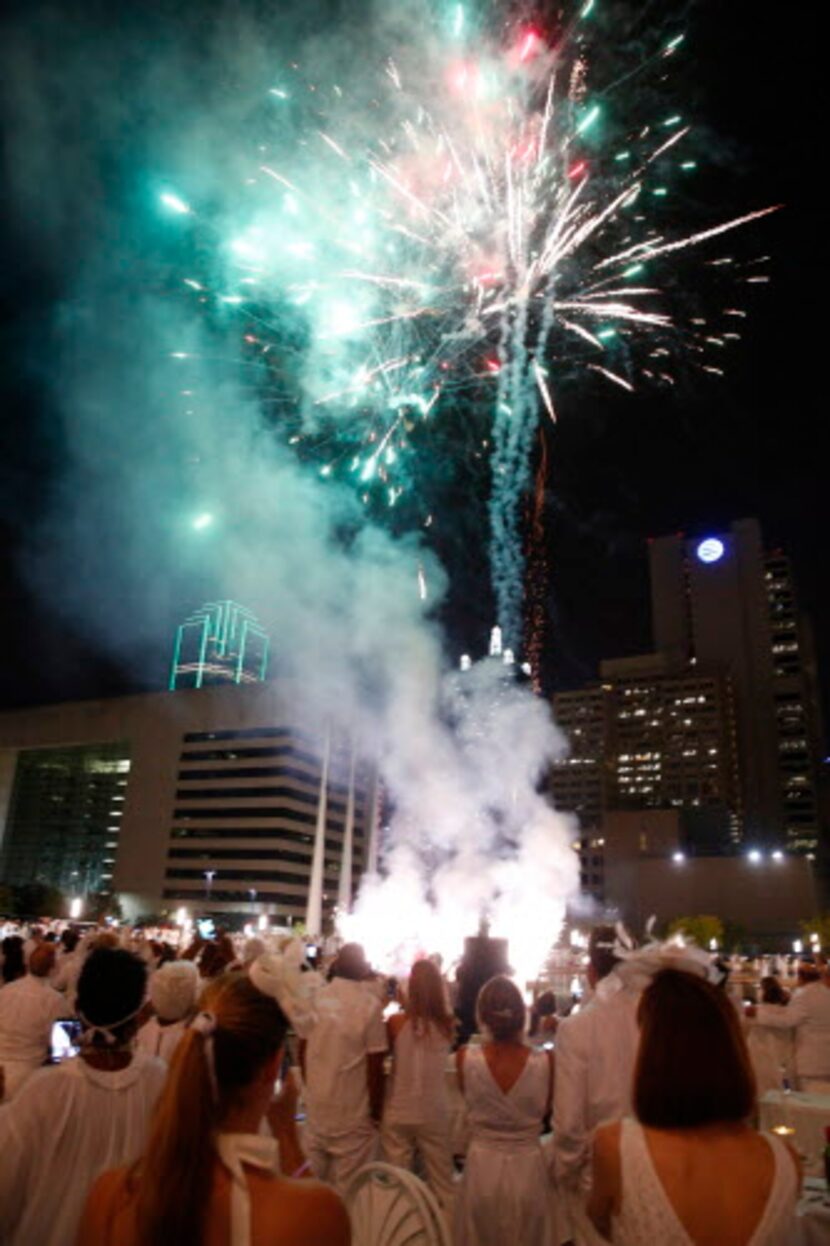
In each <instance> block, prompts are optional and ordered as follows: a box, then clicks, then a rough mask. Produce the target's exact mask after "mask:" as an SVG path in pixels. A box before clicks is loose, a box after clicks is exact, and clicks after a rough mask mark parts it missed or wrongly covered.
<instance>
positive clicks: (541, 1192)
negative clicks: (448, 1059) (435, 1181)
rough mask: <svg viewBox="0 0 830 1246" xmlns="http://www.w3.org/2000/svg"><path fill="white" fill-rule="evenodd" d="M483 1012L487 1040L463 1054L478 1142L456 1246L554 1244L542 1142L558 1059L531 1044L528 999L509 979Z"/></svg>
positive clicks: (461, 1074) (469, 1160)
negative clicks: (527, 1026)
mask: <svg viewBox="0 0 830 1246" xmlns="http://www.w3.org/2000/svg"><path fill="white" fill-rule="evenodd" d="M476 1011H477V1020H478V1028H479V1030H480V1031H481V1032H482V1033H483V1034H484V1037H485V1041H484V1043H483V1044H482V1046H480V1047H462V1048H460V1049H459V1051H458V1052H457V1054H456V1062H457V1068H458V1078H459V1083H460V1085H461V1092H462V1094H463V1095H464V1101H465V1103H466V1105H467V1114H468V1121H469V1125H470V1133H471V1138H470V1145H469V1147H468V1149H467V1156H466V1161H465V1165H464V1175H463V1177H462V1179H461V1183H460V1186H459V1189H458V1194H457V1196H456V1199H455V1236H454V1241H455V1246H511V1244H512V1243H519V1242H520V1243H521V1246H550V1243H551V1242H552V1241H553V1207H552V1199H551V1193H552V1192H551V1186H550V1180H549V1177H548V1174H547V1171H546V1167H545V1160H544V1157H543V1154H542V1147H541V1142H540V1137H541V1132H542V1121H543V1120H544V1118H545V1116H546V1115H547V1114H548V1112H549V1111H550V1104H551V1095H552V1093H553V1057H552V1053H551V1052H549V1051H534V1050H533V1049H532V1048H531V1047H529V1046H528V1045H527V1044H526V1043H525V1042H524V1030H525V1021H526V1012H525V1006H524V1001H523V1000H522V997H521V994H520V993H519V990H518V987H516V985H515V984H514V983H513V982H511V981H510V979H509V978H505V977H496V978H491V979H490V981H489V982H487V983H485V985H484V986H483V987H482V988H481V991H480V992H479V996H478V1005H477V1010H476Z"/></svg>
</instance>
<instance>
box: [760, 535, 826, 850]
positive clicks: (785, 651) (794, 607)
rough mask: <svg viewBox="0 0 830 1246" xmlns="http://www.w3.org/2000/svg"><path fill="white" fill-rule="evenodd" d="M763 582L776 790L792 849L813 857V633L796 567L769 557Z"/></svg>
mask: <svg viewBox="0 0 830 1246" xmlns="http://www.w3.org/2000/svg"><path fill="white" fill-rule="evenodd" d="M764 578H765V581H766V589H767V602H768V608H769V625H770V639H771V641H772V666H773V699H774V701H775V726H776V735H777V739H778V785H779V792H780V797H781V806H782V819H783V825H784V837H785V840H786V842H787V844H788V845H790V846H791V847H793V848H795V849H798V850H800V851H811V850H813V849H814V848H815V847H816V844H817V842H818V838H819V833H820V830H819V827H820V821H819V816H820V815H819V797H818V786H819V777H818V766H819V756H820V742H821V719H820V710H819V702H818V691H817V690H818V676H817V671H816V662H815V650H814V648H813V637H812V629H811V628H810V624H809V621H808V620H807V619H806V618H805V617H804V615H802V614H800V613H799V610H798V604H797V596H796V588H795V582H794V578H793V571H792V565H791V563H790V560H789V558H787V556H786V555H785V554H782V553H781V552H780V551H777V550H776V551H774V552H773V553H770V554H768V555H767V558H766V566H765V571H764Z"/></svg>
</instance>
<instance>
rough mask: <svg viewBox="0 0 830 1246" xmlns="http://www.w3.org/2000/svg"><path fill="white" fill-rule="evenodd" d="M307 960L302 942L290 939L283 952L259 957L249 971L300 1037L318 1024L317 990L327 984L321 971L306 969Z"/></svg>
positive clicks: (258, 987)
mask: <svg viewBox="0 0 830 1246" xmlns="http://www.w3.org/2000/svg"><path fill="white" fill-rule="evenodd" d="M304 962H305V948H304V947H303V944H302V942H301V941H300V940H299V939H289V940H288V941H287V942H286V943H284V944H283V946H282V949H281V950H280V951H279V952H266V953H265V954H264V955H263V956H258V957H257V958H256V960H255V961H254V962H253V964H252V965H251V967H250V969H249V971H248V976H249V977H250V979H251V982H252V983H253V984H254V986H255V987H256V988H257V990H258V991H262V993H263V995H270V996H271V998H272V999H275V1000H276V1001H277V1003H278V1004H279V1006H280V1008H281V1009H282V1010H283V1012H284V1013H285V1015H286V1016H287V1017H288V1020H289V1021H290V1022H291V1025H292V1027H293V1028H294V1030H295V1031H296V1033H297V1034H298V1035H299V1036H300V1038H305V1037H306V1036H307V1035H308V1034H309V1032H310V1031H311V1028H312V1026H313V1025H314V1022H315V1020H316V999H317V992H318V991H319V990H320V987H321V986H322V985H323V979H322V977H321V976H320V974H319V973H317V972H316V971H315V970H313V969H304V968H303V964H304Z"/></svg>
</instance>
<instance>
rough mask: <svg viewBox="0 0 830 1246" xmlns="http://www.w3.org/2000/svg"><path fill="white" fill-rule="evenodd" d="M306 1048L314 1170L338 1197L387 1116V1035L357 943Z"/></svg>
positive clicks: (347, 952)
mask: <svg viewBox="0 0 830 1246" xmlns="http://www.w3.org/2000/svg"><path fill="white" fill-rule="evenodd" d="M331 973H332V979H331V981H330V982H329V983H327V984H326V985H325V986H324V987H322V988H321V989H320V992H319V994H318V995H317V998H316V1001H315V1009H314V1017H313V1020H312V1021H310V1023H309V1025H310V1028H309V1032H308V1034H307V1037H306V1038H305V1039H304V1041H303V1042H302V1043H301V1044H300V1065H301V1068H302V1073H303V1079H304V1081H305V1104H306V1112H307V1126H306V1132H305V1137H304V1142H305V1148H306V1153H307V1155H308V1159H309V1163H310V1165H311V1169H312V1172H313V1173H314V1175H315V1176H316V1177H319V1178H320V1179H321V1180H322V1181H328V1182H329V1183H330V1184H331V1185H333V1186H334V1187H335V1189H338V1190H340V1191H343V1190H345V1188H346V1186H347V1185H348V1183H349V1181H350V1179H351V1177H352V1176H353V1175H354V1173H356V1172H357V1170H358V1169H359V1168H362V1167H363V1165H364V1164H367V1163H369V1161H370V1160H372V1159H374V1157H375V1150H376V1146H377V1131H378V1125H379V1124H380V1119H381V1115H382V1111H383V1060H384V1056H385V1054H386V1050H387V1042H386V1029H385V1027H384V1024H383V1013H382V1011H381V1006H380V1001H379V999H378V997H377V994H376V993H375V992H374V991H373V990H371V989H370V987H369V986H368V985H367V984H368V982H369V979H370V977H371V970H370V969H369V966H368V965H367V963H366V959H365V956H364V954H363V949H362V948H361V947H359V946H358V944H356V943H347V944H346V945H345V946H344V947H343V948H341V950H340V952H339V954H338V956H337V959H336V960H335V962H334V964H333V965H332V968H331Z"/></svg>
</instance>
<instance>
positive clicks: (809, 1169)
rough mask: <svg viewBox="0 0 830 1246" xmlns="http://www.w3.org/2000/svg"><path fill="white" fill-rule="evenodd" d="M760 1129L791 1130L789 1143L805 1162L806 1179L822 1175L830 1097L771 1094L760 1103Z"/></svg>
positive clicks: (777, 1092) (782, 1092)
mask: <svg viewBox="0 0 830 1246" xmlns="http://www.w3.org/2000/svg"><path fill="white" fill-rule="evenodd" d="M758 1106H759V1116H760V1125H761V1129H766V1130H769V1129H775V1128H776V1126H780V1125H785V1126H786V1127H787V1128H789V1129H794V1130H795V1133H794V1134H793V1136H792V1139H791V1140H792V1142H793V1145H794V1146H795V1149H796V1150H797V1151H798V1152H799V1154H800V1155H801V1156H802V1157H803V1159H804V1171H805V1173H806V1174H807V1176H823V1175H824V1130H825V1128H826V1126H828V1125H830V1095H806V1094H802V1093H801V1092H799V1091H795V1090H794V1091H790V1092H789V1093H787V1094H785V1093H784V1091H782V1090H770V1091H768V1092H767V1093H766V1094H765V1095H762V1097H761V1099H760V1101H759V1105H758Z"/></svg>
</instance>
